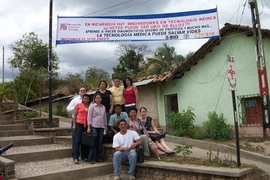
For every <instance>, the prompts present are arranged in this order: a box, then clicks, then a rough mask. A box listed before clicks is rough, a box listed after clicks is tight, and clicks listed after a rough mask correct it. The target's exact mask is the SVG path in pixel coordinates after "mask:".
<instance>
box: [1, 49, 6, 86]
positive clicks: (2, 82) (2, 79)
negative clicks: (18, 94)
mask: <svg viewBox="0 0 270 180" xmlns="http://www.w3.org/2000/svg"><path fill="white" fill-rule="evenodd" d="M4 52H5V47H4V46H3V69H2V83H3V84H4V82H5V80H4V79H5V78H4V65H5V55H4Z"/></svg>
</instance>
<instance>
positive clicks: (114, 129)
mask: <svg viewBox="0 0 270 180" xmlns="http://www.w3.org/2000/svg"><path fill="white" fill-rule="evenodd" d="M114 112H115V113H114V114H112V115H111V117H110V121H109V125H108V126H109V128H108V130H109V131H108V133H107V134H106V135H105V136H104V137H103V143H111V142H112V141H113V136H114V135H115V134H116V133H118V132H119V131H120V129H119V128H118V121H119V120H120V119H125V120H127V119H128V115H127V113H126V112H122V106H121V105H120V104H115V105H114Z"/></svg>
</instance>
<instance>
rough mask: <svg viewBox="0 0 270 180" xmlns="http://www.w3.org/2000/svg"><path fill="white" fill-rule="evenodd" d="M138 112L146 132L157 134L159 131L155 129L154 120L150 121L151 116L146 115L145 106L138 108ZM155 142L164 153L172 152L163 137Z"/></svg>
mask: <svg viewBox="0 0 270 180" xmlns="http://www.w3.org/2000/svg"><path fill="white" fill-rule="evenodd" d="M140 114H141V117H140V120H141V122H142V124H143V126H144V127H145V129H146V130H147V133H148V134H159V133H160V132H159V131H158V130H157V128H156V126H155V124H154V122H153V121H152V118H151V117H149V116H147V109H146V108H145V107H141V108H140ZM155 143H156V145H157V147H158V149H159V150H160V151H162V152H165V153H166V154H174V152H173V151H172V150H171V148H169V147H168V146H167V144H166V143H165V140H164V138H162V139H160V140H158V141H155Z"/></svg>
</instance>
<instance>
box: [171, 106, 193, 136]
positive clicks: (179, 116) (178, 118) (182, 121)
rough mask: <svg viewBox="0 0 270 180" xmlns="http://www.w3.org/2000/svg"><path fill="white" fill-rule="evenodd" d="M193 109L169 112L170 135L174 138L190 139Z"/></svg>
mask: <svg viewBox="0 0 270 180" xmlns="http://www.w3.org/2000/svg"><path fill="white" fill-rule="evenodd" d="M193 110H194V109H193V108H191V107H188V109H187V110H186V111H185V110H184V109H183V110H182V112H177V113H175V112H171V113H170V115H169V127H170V133H171V134H172V135H174V136H187V137H192V136H193V131H194V125H193V123H194V121H195V117H196V116H195V114H194V113H193V112H192V111H193Z"/></svg>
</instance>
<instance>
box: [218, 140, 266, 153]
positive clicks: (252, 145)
mask: <svg viewBox="0 0 270 180" xmlns="http://www.w3.org/2000/svg"><path fill="white" fill-rule="evenodd" d="M216 143H221V144H226V145H228V146H231V147H236V140H235V139H234V140H231V141H226V142H216ZM239 145H240V149H242V150H246V151H251V152H255V153H259V154H262V155H265V156H270V140H269V138H267V139H266V140H264V139H263V138H262V137H241V138H239Z"/></svg>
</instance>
